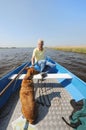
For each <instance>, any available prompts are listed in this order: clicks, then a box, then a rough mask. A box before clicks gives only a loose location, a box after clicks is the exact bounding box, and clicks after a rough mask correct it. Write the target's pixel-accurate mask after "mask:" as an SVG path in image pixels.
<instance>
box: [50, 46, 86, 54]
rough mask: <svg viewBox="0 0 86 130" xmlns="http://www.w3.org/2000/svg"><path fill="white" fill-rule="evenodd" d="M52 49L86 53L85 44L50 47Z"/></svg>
mask: <svg viewBox="0 0 86 130" xmlns="http://www.w3.org/2000/svg"><path fill="white" fill-rule="evenodd" d="M52 49H55V50H60V51H68V52H77V53H85V54H86V46H83V47H82V46H79V47H52Z"/></svg>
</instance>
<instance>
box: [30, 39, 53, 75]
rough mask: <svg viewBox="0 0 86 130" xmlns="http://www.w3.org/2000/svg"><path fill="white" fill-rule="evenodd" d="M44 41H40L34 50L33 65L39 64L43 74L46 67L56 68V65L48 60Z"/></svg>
mask: <svg viewBox="0 0 86 130" xmlns="http://www.w3.org/2000/svg"><path fill="white" fill-rule="evenodd" d="M43 46H44V41H43V40H38V44H37V47H36V48H35V49H34V50H33V54H32V59H31V61H32V65H33V66H34V64H37V65H38V66H39V67H40V72H43V71H44V69H45V67H46V66H49V67H50V68H52V67H54V66H55V64H53V63H51V62H49V61H47V60H46V56H45V48H44V47H43Z"/></svg>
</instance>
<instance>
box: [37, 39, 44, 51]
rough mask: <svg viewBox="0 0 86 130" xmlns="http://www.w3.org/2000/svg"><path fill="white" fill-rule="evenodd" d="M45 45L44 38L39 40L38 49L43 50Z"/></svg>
mask: <svg viewBox="0 0 86 130" xmlns="http://www.w3.org/2000/svg"><path fill="white" fill-rule="evenodd" d="M43 45H44V41H43V40H38V49H39V50H43Z"/></svg>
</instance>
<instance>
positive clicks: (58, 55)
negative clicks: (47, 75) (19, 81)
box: [0, 48, 86, 82]
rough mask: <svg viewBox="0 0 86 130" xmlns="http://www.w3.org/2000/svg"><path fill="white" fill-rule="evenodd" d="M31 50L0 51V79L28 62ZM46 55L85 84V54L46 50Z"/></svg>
mask: <svg viewBox="0 0 86 130" xmlns="http://www.w3.org/2000/svg"><path fill="white" fill-rule="evenodd" d="M32 52H33V48H16V49H13V48H11V49H0V77H2V76H3V75H4V74H6V73H7V72H9V70H11V69H13V68H16V67H17V66H19V65H21V64H22V63H24V62H26V61H30V59H31V55H32ZM46 55H48V56H50V57H51V58H52V59H53V60H55V61H56V62H58V63H59V64H61V65H62V66H64V67H66V68H67V69H68V70H70V71H71V72H72V73H74V74H75V75H77V76H78V77H79V78H81V79H82V80H84V81H85V82H86V54H79V53H72V52H63V51H56V50H52V49H47V51H46Z"/></svg>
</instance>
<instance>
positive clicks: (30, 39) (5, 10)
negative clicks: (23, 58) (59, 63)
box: [0, 0, 86, 47]
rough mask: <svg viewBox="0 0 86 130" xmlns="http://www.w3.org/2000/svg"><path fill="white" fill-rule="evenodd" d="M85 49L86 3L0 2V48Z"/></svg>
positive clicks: (56, 0) (75, 0)
mask: <svg viewBox="0 0 86 130" xmlns="http://www.w3.org/2000/svg"><path fill="white" fill-rule="evenodd" d="M39 39H43V40H44V43H45V46H60V45H61V46H67V45H69V46H71V45H72V46H74V45H76V46H77V45H86V0H0V47H33V46H36V44H37V41H38V40H39Z"/></svg>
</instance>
